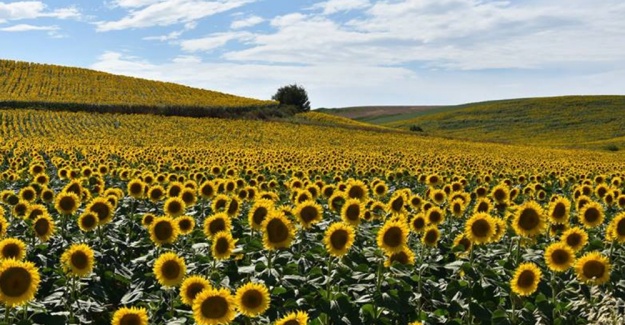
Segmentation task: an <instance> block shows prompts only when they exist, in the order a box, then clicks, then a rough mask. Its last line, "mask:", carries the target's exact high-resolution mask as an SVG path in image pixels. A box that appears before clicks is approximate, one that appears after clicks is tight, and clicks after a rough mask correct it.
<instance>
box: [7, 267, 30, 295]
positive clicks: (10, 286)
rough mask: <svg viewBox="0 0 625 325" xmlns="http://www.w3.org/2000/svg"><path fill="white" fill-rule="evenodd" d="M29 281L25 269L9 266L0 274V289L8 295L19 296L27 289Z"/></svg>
mask: <svg viewBox="0 0 625 325" xmlns="http://www.w3.org/2000/svg"><path fill="white" fill-rule="evenodd" d="M31 281H32V278H31V276H30V273H28V271H27V270H26V269H24V268H21V267H11V268H9V269H7V270H5V271H4V272H2V274H1V275H0V290H2V294H4V295H6V296H8V297H19V296H21V295H23V294H24V293H26V292H27V291H28V289H29V287H30V284H31Z"/></svg>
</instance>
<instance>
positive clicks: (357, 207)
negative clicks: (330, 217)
mask: <svg viewBox="0 0 625 325" xmlns="http://www.w3.org/2000/svg"><path fill="white" fill-rule="evenodd" d="M364 212H365V205H364V204H363V203H362V202H361V201H360V200H358V199H348V200H347V201H345V203H344V204H343V207H342V208H341V219H343V221H344V222H347V223H349V224H350V225H353V226H358V225H359V224H360V219H362V217H363V214H364Z"/></svg>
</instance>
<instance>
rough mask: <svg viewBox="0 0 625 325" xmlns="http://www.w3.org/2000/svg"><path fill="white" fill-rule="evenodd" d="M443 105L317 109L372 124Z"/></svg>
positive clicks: (420, 112)
mask: <svg viewBox="0 0 625 325" xmlns="http://www.w3.org/2000/svg"><path fill="white" fill-rule="evenodd" d="M440 107H441V106H353V107H342V108H322V109H318V110H317V111H319V112H323V113H327V114H331V115H336V116H341V117H346V118H350V119H354V120H357V121H361V122H367V123H371V124H384V123H389V122H391V121H397V120H405V119H409V118H413V117H415V116H419V115H420V114H422V113H425V112H427V111H430V110H432V109H437V108H440Z"/></svg>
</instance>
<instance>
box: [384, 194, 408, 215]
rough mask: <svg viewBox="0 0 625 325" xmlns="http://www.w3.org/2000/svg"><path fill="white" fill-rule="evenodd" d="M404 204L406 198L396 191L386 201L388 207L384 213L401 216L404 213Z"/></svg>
mask: <svg viewBox="0 0 625 325" xmlns="http://www.w3.org/2000/svg"><path fill="white" fill-rule="evenodd" d="M405 204H406V196H405V195H404V192H400V191H396V192H395V193H393V196H392V197H391V199H390V200H389V201H388V205H387V207H386V211H388V212H390V213H393V214H401V213H404V212H406V208H404V205H405Z"/></svg>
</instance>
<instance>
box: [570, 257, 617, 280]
mask: <svg viewBox="0 0 625 325" xmlns="http://www.w3.org/2000/svg"><path fill="white" fill-rule="evenodd" d="M610 269H611V266H610V260H609V259H608V258H607V257H606V256H604V255H602V254H601V253H599V252H596V251H595V252H589V253H586V254H585V255H584V256H582V257H581V258H579V259H578V260H577V262H576V263H575V274H577V278H578V279H579V281H581V282H584V283H586V284H591V285H599V284H604V283H606V282H608V280H610Z"/></svg>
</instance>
